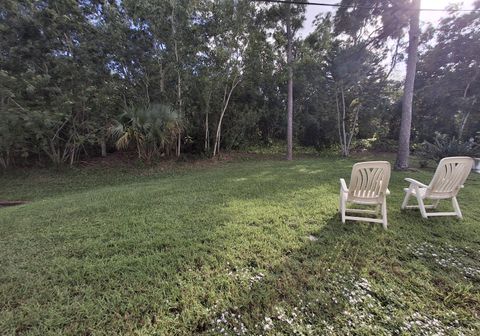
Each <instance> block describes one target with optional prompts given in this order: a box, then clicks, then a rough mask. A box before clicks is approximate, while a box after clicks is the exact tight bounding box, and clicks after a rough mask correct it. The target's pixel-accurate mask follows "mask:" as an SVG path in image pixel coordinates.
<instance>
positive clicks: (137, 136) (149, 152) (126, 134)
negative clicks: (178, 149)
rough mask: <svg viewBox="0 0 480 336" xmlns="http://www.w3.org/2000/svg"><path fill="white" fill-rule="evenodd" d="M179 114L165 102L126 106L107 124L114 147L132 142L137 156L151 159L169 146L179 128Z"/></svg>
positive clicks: (124, 146)
mask: <svg viewBox="0 0 480 336" xmlns="http://www.w3.org/2000/svg"><path fill="white" fill-rule="evenodd" d="M183 128H184V124H183V119H182V117H181V116H180V114H179V113H178V112H177V111H175V110H174V109H173V108H172V107H170V106H169V105H165V104H152V105H149V106H147V107H128V108H126V109H125V110H124V111H123V113H122V114H121V115H120V116H119V117H118V118H117V119H115V120H113V123H112V125H111V126H110V128H109V133H110V134H111V136H112V137H113V138H114V139H115V141H116V143H115V145H116V147H117V149H126V148H128V147H129V146H130V145H131V144H132V143H134V144H135V148H136V151H137V154H138V157H139V158H140V159H141V160H144V161H147V162H151V160H152V159H153V158H154V157H155V156H158V155H160V154H168V152H169V146H170V145H172V144H174V143H175V138H176V136H178V134H179V133H180V132H181V131H182V130H183Z"/></svg>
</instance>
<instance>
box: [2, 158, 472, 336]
mask: <svg viewBox="0 0 480 336" xmlns="http://www.w3.org/2000/svg"><path fill="white" fill-rule="evenodd" d="M332 164H334V165H336V166H335V169H332V167H331V166H332ZM350 168H351V162H350V161H346V160H339V161H338V162H333V163H332V162H331V161H330V162H322V161H311V162H306V163H301V164H299V163H296V162H293V163H281V164H278V163H277V162H275V163H274V164H273V163H270V164H267V163H263V164H262V165H261V166H260V167H258V166H257V165H246V166H241V167H237V166H232V167H224V169H222V170H221V171H220V170H214V171H205V172H200V173H196V174H194V175H192V176H189V175H181V176H173V177H172V178H170V179H156V178H151V177H149V178H148V179H147V180H142V182H141V183H134V182H132V181H128V184H126V185H121V186H105V185H103V184H102V183H99V186H97V188H95V189H93V190H88V191H80V192H78V191H74V192H72V193H70V194H68V195H63V194H62V195H61V196H59V197H58V196H57V197H56V198H53V197H52V198H50V199H47V200H45V201H42V202H38V203H37V202H33V203H32V204H30V205H28V206H22V207H21V208H18V209H6V212H4V213H3V216H2V217H0V222H1V223H0V230H1V233H2V239H1V240H0V245H1V249H2V251H3V252H2V259H1V260H0V262H1V266H2V269H3V270H4V272H5V273H4V275H3V276H0V283H1V284H3V285H0V289H1V290H0V295H1V296H0V301H1V302H8V305H6V306H5V307H4V308H3V309H4V310H3V312H4V313H5V314H4V316H6V317H5V318H4V320H3V322H2V321H0V330H8V331H11V330H13V331H15V330H17V331H18V330H20V331H31V332H33V333H35V332H37V333H48V332H57V333H59V332H64V333H76V334H88V333H99V334H102V333H104V334H108V333H115V332H116V333H123V334H128V333H132V334H133V333H137V332H138V333H142V332H144V333H145V334H149V333H155V332H157V333H158V332H160V333H163V334H173V335H174V334H198V333H212V334H218V333H220V332H221V329H222V328H223V329H224V331H225V330H227V331H228V332H229V333H231V334H234V333H237V332H236V330H235V329H234V328H237V330H241V328H242V324H243V327H244V328H247V329H248V330H249V331H250V334H260V333H265V332H272V333H274V331H275V332H279V333H284V334H292V333H293V332H294V330H293V328H294V327H295V328H300V329H301V328H313V329H314V332H316V333H317V334H324V333H326V331H328V330H329V328H330V327H331V326H332V324H335V326H334V327H335V328H338V326H340V325H342V324H345V325H347V324H346V323H348V322H347V321H348V319H347V317H346V316H345V314H344V311H345V310H346V309H347V308H348V307H349V304H350V301H349V300H350V299H349V298H348V297H347V294H348V293H352V291H357V292H361V290H362V289H361V288H363V290H364V291H366V292H367V294H370V292H372V293H375V295H377V296H379V297H381V300H383V301H382V302H384V301H385V302H386V304H385V305H388V304H389V303H390V302H394V303H395V298H392V296H391V295H390V296H389V295H386V294H385V295H383V294H382V292H381V291H379V290H377V291H375V292H373V291H370V292H369V291H367V289H365V288H364V287H367V285H365V283H364V282H362V280H361V279H362V277H368V278H369V279H374V280H375V281H376V282H378V283H382V282H383V281H386V280H385V279H388V281H389V283H388V286H386V287H388V288H393V289H394V290H395V289H403V288H404V286H403V284H402V282H403V281H406V280H407V281H410V280H409V279H410V278H409V275H408V272H409V270H404V269H402V260H401V256H402V255H404V254H405V246H406V244H407V242H408V241H409V240H410V238H412V237H414V238H413V239H416V240H419V239H422V237H428V236H429V235H430V234H431V233H432V232H438V231H439V230H440V228H441V227H440V226H439V225H437V226H434V225H430V224H429V223H428V224H427V223H424V222H420V223H419V221H418V216H417V214H414V213H409V214H403V213H400V212H399V211H398V210H397V209H395V210H394V211H392V216H391V219H390V222H391V230H390V231H387V232H385V231H383V229H382V228H381V226H380V225H375V224H363V223H351V222H348V223H347V224H341V223H340V220H339V218H338V215H336V214H335V212H336V210H335V209H336V206H337V199H338V178H339V177H348V176H349V173H350ZM92 181H95V180H94V179H93V180H92ZM89 183H90V182H89ZM397 185H398V183H397ZM400 197H401V196H400V194H399V193H397V195H395V197H393V198H392V201H389V205H390V206H389V211H390V210H391V209H392V208H394V207H395V206H396V205H395V204H397V203H398V202H399V199H400ZM1 215H2V214H0V216H1ZM445 223H446V222H445ZM425 224H427V225H425ZM443 230H444V232H446V233H448V232H451V231H453V229H451V228H449V227H447V225H445V228H444V229H443ZM440 232H441V230H440ZM462 235H468V231H463V233H462ZM310 236H312V237H313V241H312V240H310V239H312V238H310ZM397 277H398V279H397ZM19 284H20V285H19ZM358 286H360V287H358ZM362 286H363V287H362ZM372 295H373V294H372ZM382 295H383V296H382ZM399 301H401V299H399ZM421 303H423V302H421ZM392 304H393V303H392ZM395 304H396V303H395ZM401 304H402V303H401V302H400V303H398V305H399V306H400V307H401ZM385 305H383V303H382V305H381V307H384V306H385ZM407 308H408V307H407ZM406 311H408V309H406ZM300 312H301V313H300ZM226 313H228V314H227V315H225V314H226ZM222 314H223V315H222ZM294 314H295V315H294ZM233 315H235V317H232V316H233ZM239 315H240V317H239ZM58 316H62V317H63V318H62V319H59V318H58ZM269 319H270V320H271V322H272V323H273V324H274V325H275V326H276V327H275V328H273V327H272V328H271V329H269ZM218 320H220V322H217V321H218ZM224 320H225V321H226V322H223V321H224ZM374 321H376V320H374ZM377 322H378V321H377ZM380 322H381V323H384V324H386V325H387V326H389V324H388V322H385V321H384V320H383V319H381V321H380ZM380 322H379V323H380ZM309 325H310V327H308V326H309ZM391 326H392V328H393V327H394V326H396V324H395V323H393V322H392V325H391ZM304 332H305V333H307V332H308V330H306V329H305V330H304Z"/></svg>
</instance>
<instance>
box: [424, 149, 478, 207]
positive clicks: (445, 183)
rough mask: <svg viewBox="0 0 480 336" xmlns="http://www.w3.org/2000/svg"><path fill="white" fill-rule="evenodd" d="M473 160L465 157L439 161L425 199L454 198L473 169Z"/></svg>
mask: <svg viewBox="0 0 480 336" xmlns="http://www.w3.org/2000/svg"><path fill="white" fill-rule="evenodd" d="M473 163H474V161H473V159H472V158H470V157H467V156H455V157H448V158H444V159H442V160H440V163H439V164H438V167H437V170H436V171H435V175H434V176H433V178H432V181H431V182H430V185H429V186H428V188H427V194H426V196H427V197H433V198H450V197H453V196H456V195H457V193H458V190H459V189H460V188H461V187H462V185H463V184H464V183H465V180H466V179H467V177H468V175H469V174H470V171H471V170H472V167H473Z"/></svg>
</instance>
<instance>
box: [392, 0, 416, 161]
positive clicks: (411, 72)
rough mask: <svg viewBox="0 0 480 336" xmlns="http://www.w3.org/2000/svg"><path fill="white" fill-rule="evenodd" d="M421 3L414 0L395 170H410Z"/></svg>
mask: <svg viewBox="0 0 480 336" xmlns="http://www.w3.org/2000/svg"><path fill="white" fill-rule="evenodd" d="M420 3H421V0H412V8H411V17H410V23H409V24H410V27H409V31H408V39H409V41H408V59H407V73H406V75H405V86H404V89H403V99H402V121H401V123H400V136H399V139H398V153H397V160H396V161H395V168H396V169H399V170H405V169H408V157H409V155H410V133H411V128H412V105H413V89H414V84H415V75H416V71H417V61H418V42H419V40H420Z"/></svg>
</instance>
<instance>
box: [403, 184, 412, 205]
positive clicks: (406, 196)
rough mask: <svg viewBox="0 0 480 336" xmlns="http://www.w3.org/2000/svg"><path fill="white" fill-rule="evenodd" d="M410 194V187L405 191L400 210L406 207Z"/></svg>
mask: <svg viewBox="0 0 480 336" xmlns="http://www.w3.org/2000/svg"><path fill="white" fill-rule="evenodd" d="M411 194H412V192H411V191H410V189H408V191H407V193H406V194H405V198H404V199H403V203H402V208H401V209H402V210H404V209H406V208H407V205H408V200H409V199H410V195H411Z"/></svg>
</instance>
